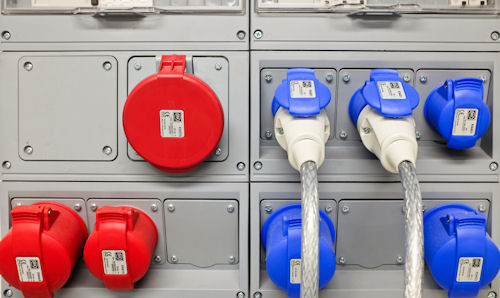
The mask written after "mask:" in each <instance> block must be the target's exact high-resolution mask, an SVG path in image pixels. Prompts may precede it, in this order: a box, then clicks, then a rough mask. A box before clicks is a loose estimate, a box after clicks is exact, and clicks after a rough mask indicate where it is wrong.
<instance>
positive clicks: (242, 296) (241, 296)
mask: <svg viewBox="0 0 500 298" xmlns="http://www.w3.org/2000/svg"><path fill="white" fill-rule="evenodd" d="M236 298H245V293H243V292H238V293H236Z"/></svg>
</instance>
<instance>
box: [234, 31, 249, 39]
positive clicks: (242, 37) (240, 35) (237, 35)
mask: <svg viewBox="0 0 500 298" xmlns="http://www.w3.org/2000/svg"><path fill="white" fill-rule="evenodd" d="M246 36H247V34H246V33H245V31H243V30H240V31H238V32H237V33H236V37H238V39H239V40H243V39H245V37H246Z"/></svg>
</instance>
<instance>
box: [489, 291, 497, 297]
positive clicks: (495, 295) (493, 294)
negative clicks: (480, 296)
mask: <svg viewBox="0 0 500 298" xmlns="http://www.w3.org/2000/svg"><path fill="white" fill-rule="evenodd" d="M488 298H497V293H495V292H493V291H491V292H489V293H488Z"/></svg>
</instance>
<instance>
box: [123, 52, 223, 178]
mask: <svg viewBox="0 0 500 298" xmlns="http://www.w3.org/2000/svg"><path fill="white" fill-rule="evenodd" d="M185 66H186V57H185V56H178V55H171V56H163V57H162V60H161V65H160V70H159V72H158V73H157V74H154V75H152V76H150V77H148V78H146V79H144V80H143V81H142V82H140V83H139V84H138V85H137V86H136V87H135V88H134V90H132V92H131V93H130V95H129V97H128V99H127V102H126V103H125V107H124V110H123V127H124V130H125V134H126V135H127V139H128V141H129V143H130V145H132V147H133V148H134V150H135V151H136V152H137V153H138V154H139V155H140V156H142V157H143V158H144V159H146V160H147V161H149V162H150V163H151V164H153V165H154V166H155V167H157V168H159V169H161V170H163V171H166V172H170V173H180V172H187V171H189V170H192V169H194V168H196V167H197V166H198V165H199V164H200V163H202V162H203V161H204V160H205V159H206V158H207V157H208V156H210V154H212V152H213V151H214V150H215V148H216V146H217V144H218V143H219V141H220V138H221V136H222V131H223V129H224V113H223V110H222V106H221V104H220V102H219V99H218V98H217V95H216V94H215V92H214V91H213V90H212V89H211V88H210V87H209V86H208V85H207V84H206V83H205V82H203V81H202V80H200V79H199V78H197V77H195V76H193V75H191V74H188V73H185V72H184V69H185Z"/></svg>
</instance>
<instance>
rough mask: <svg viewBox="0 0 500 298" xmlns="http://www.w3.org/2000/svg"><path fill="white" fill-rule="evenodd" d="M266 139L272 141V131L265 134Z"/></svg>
mask: <svg viewBox="0 0 500 298" xmlns="http://www.w3.org/2000/svg"><path fill="white" fill-rule="evenodd" d="M264 135H265V137H266V139H268V140H269V139H271V138H272V137H273V132H272V131H270V130H266V132H265V133H264Z"/></svg>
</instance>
